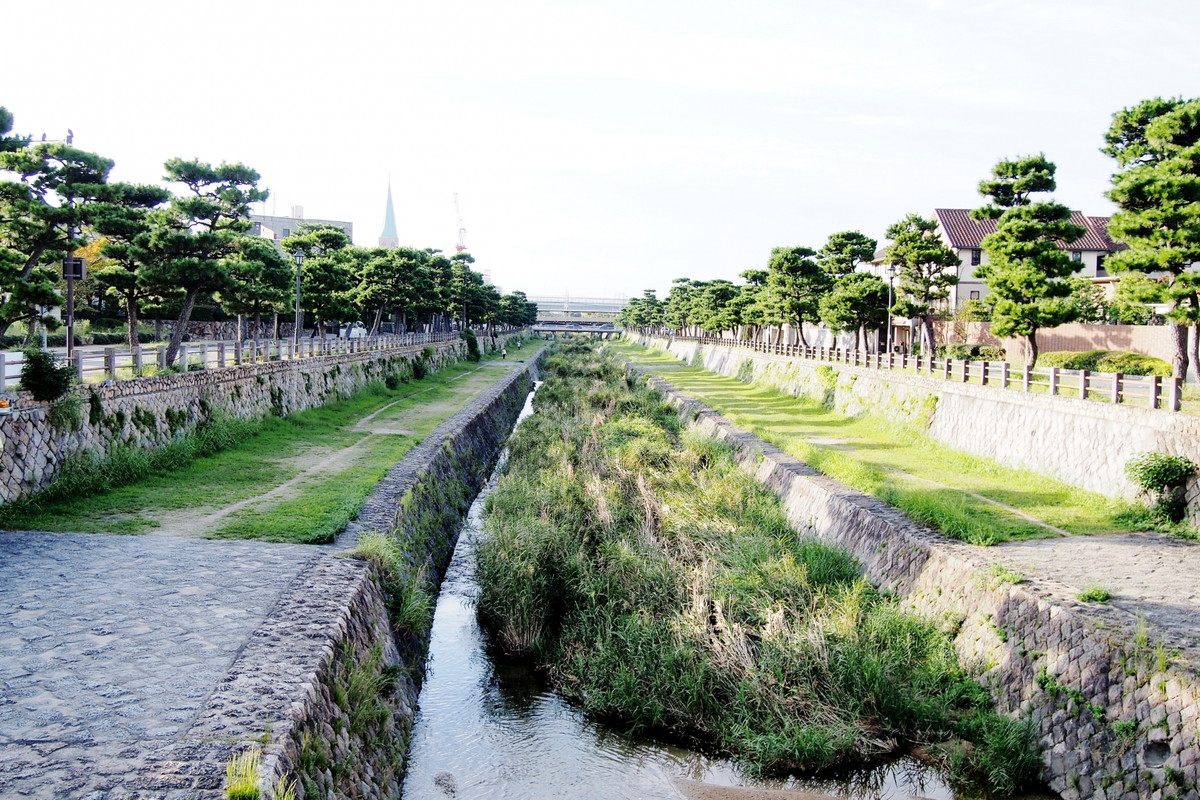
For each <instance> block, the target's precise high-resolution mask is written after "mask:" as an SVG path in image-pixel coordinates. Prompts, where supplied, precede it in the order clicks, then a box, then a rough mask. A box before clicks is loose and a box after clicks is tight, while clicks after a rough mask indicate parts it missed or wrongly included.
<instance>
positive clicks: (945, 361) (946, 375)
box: [929, 356, 953, 381]
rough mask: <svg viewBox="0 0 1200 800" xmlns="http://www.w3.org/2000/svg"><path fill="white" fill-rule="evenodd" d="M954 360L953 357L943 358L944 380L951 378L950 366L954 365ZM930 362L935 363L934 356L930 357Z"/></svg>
mask: <svg viewBox="0 0 1200 800" xmlns="http://www.w3.org/2000/svg"><path fill="white" fill-rule="evenodd" d="M952 360H953V359H949V358H943V359H942V379H943V380H947V381H948V380H950V367H951V366H952V365H951V363H950V362H951V361H952ZM929 363H930V364H932V363H933V361H932V356H931V357H930V362H929Z"/></svg>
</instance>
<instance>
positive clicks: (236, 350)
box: [233, 339, 244, 365]
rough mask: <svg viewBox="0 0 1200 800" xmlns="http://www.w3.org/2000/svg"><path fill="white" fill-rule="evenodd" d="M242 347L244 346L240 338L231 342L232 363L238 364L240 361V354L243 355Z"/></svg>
mask: <svg viewBox="0 0 1200 800" xmlns="http://www.w3.org/2000/svg"><path fill="white" fill-rule="evenodd" d="M243 347H244V345H243V344H242V340H241V339H238V340H237V341H235V342H234V343H233V363H234V364H238V365H240V364H241V363H242V356H243V353H242V348H243Z"/></svg>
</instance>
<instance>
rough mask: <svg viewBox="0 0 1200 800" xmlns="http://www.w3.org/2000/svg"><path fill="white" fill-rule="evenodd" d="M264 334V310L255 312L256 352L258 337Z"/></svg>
mask: <svg viewBox="0 0 1200 800" xmlns="http://www.w3.org/2000/svg"><path fill="white" fill-rule="evenodd" d="M261 335H262V312H260V311H256V312H254V352H255V353H257V352H258V338H259V337H260V336H261Z"/></svg>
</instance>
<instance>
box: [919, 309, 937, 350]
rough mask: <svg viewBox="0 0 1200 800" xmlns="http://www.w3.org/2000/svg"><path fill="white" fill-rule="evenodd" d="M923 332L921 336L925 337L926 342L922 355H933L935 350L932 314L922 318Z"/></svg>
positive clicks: (922, 345) (922, 344)
mask: <svg viewBox="0 0 1200 800" xmlns="http://www.w3.org/2000/svg"><path fill="white" fill-rule="evenodd" d="M921 332H922V334H921V335H922V336H924V337H925V341H924V342H922V343H921V354H922V355H931V354H932V353H933V350H934V345H933V315H932V314H925V315H924V316H922V317H921Z"/></svg>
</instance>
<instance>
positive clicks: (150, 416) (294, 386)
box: [0, 334, 517, 503]
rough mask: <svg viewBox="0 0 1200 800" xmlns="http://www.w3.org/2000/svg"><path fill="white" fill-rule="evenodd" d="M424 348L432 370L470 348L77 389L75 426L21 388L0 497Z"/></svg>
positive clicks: (1, 466) (367, 375) (334, 388)
mask: <svg viewBox="0 0 1200 800" xmlns="http://www.w3.org/2000/svg"><path fill="white" fill-rule="evenodd" d="M511 335H517V334H510V336H511ZM426 346H428V347H431V348H433V356H432V358H431V359H430V360H429V363H428V367H429V369H430V370H431V371H436V370H438V369H441V368H442V367H443V366H445V365H446V364H448V363H452V362H454V361H457V360H459V359H460V358H462V356H463V355H464V354H465V353H466V344H465V342H461V341H449V342H441V343H438V344H433V345H418V346H411V347H401V348H394V349H391V350H384V351H367V352H359V353H343V354H338V355H330V356H319V357H315V358H303V359H297V360H295V361H276V362H269V363H264V364H243V365H240V366H234V367H225V368H223V369H210V370H203V371H199V372H188V373H184V374H177V375H159V376H155V377H150V378H134V379H130V380H122V381H117V382H115V383H114V384H112V385H110V386H102V385H85V386H77V387H75V388H74V389H73V390H72V394H71V395H70V396H71V397H74V398H75V401H74V402H75V405H76V408H77V423H78V424H77V425H75V424H72V423H71V422H70V421H66V420H64V419H63V417H64V415H63V414H62V411H63V410H64V405H63V404H62V403H61V402H60V403H59V404H58V405H57V409H55V408H54V407H52V406H51V405H49V404H46V403H39V402H36V401H34V400H33V399H32V398H31V397H30V396H29V394H28V393H25V392H22V393H19V394H18V400H17V403H16V404H15V406H14V410H13V413H12V414H10V415H8V416H0V503H6V502H9V501H12V500H16V499H19V498H22V497H27V496H29V495H30V494H33V493H35V492H37V491H39V490H40V489H44V488H45V487H46V486H47V485H48V484H49V483H50V482H51V481H52V480H53V479H54V477H55V475H56V474H57V473H58V471H59V470H60V469H61V467H62V465H63V461H64V460H65V459H66V458H67V457H68V456H70V455H73V454H81V453H85V452H86V453H89V454H92V455H94V456H99V457H103V456H106V455H108V454H109V453H110V452H112V450H113V449H114V448H117V447H124V446H130V447H135V448H157V447H162V446H164V445H166V444H167V443H169V442H170V441H171V440H173V439H175V438H176V437H179V436H182V435H184V434H185V433H187V432H188V431H191V430H193V429H194V428H195V427H196V426H197V425H200V424H202V423H204V422H205V421H207V420H210V419H213V418H214V417H217V418H219V417H221V416H230V417H264V416H266V415H267V414H276V415H279V416H283V415H285V414H290V413H292V412H294V411H301V410H304V409H306V408H312V407H314V406H320V405H323V404H325V403H327V402H330V401H332V400H337V399H341V398H345V397H349V396H350V395H352V394H354V393H355V392H357V391H358V390H359V389H361V388H362V387H363V386H364V385H366V384H368V383H370V382H372V381H378V380H383V378H384V376H385V375H386V374H388V373H389V372H396V373H400V374H403V373H406V372H407V373H408V374H411V369H412V362H413V361H414V359H416V358H418V357H420V356H421V354H422V351H423V350H424V348H425V347H426Z"/></svg>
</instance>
